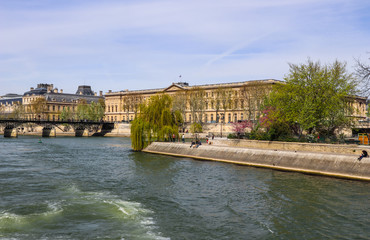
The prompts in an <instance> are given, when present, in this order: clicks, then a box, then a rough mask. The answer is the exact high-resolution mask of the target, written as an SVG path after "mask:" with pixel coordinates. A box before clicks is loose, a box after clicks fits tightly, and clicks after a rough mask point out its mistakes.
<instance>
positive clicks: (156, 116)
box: [131, 94, 179, 151]
mask: <svg viewBox="0 0 370 240" xmlns="http://www.w3.org/2000/svg"><path fill="white" fill-rule="evenodd" d="M178 122H179V114H178V113H175V112H174V111H173V110H172V98H171V97H170V96H169V95H166V94H162V95H156V96H152V97H151V98H150V99H149V100H148V101H147V102H146V103H143V104H141V105H140V111H139V114H138V116H137V118H135V120H134V121H132V122H131V145H132V149H133V150H134V151H141V150H142V149H144V148H145V147H146V146H148V144H150V143H151V142H153V141H166V140H169V139H170V138H171V137H172V135H173V134H175V135H176V136H178Z"/></svg>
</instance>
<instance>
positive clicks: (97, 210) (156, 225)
mask: <svg viewBox="0 0 370 240" xmlns="http://www.w3.org/2000/svg"><path fill="white" fill-rule="evenodd" d="M0 239H27V240H28V239H129V240H130V239H181V240H182V239H189V240H190V239H191V240H193V239H201V240H203V239H232V240H234V239H370V183H368V182H358V181H350V180H342V179H335V178H327V177H318V176H309V175H304V174H299V173H289V172H279V171H273V170H269V169H258V168H251V167H244V166H238V165H230V164H223V163H214V162H206V161H195V160H192V159H186V158H173V157H167V156H160V155H151V154H145V153H136V152H132V151H131V150H130V140H129V139H127V138H92V137H91V138H74V137H57V138H46V139H45V138H44V139H42V143H39V142H38V138H36V137H24V136H20V137H19V138H17V139H5V138H3V137H2V136H0Z"/></svg>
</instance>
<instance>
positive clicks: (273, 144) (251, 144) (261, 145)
mask: <svg viewBox="0 0 370 240" xmlns="http://www.w3.org/2000/svg"><path fill="white" fill-rule="evenodd" d="M212 143H214V144H216V145H222V146H229V147H243V148H258V149H272V150H287V151H307V152H325V153H335V154H353V155H357V156H359V155H361V152H362V150H366V149H368V150H370V146H366V145H361V146H360V145H356V144H325V143H299V142H279V141H259V140H247V139H214V140H212Z"/></svg>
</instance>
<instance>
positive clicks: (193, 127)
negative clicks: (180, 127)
mask: <svg viewBox="0 0 370 240" xmlns="http://www.w3.org/2000/svg"><path fill="white" fill-rule="evenodd" d="M190 132H191V133H201V132H203V128H202V125H200V124H199V123H192V124H191V125H190Z"/></svg>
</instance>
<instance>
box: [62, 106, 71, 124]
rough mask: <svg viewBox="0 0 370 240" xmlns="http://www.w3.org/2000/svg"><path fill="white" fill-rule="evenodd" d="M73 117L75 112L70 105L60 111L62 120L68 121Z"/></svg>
mask: <svg viewBox="0 0 370 240" xmlns="http://www.w3.org/2000/svg"><path fill="white" fill-rule="evenodd" d="M72 118H73V112H72V111H71V110H70V108H69V107H65V108H64V109H63V110H62V111H61V113H60V119H61V120H62V121H67V120H70V119H72Z"/></svg>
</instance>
